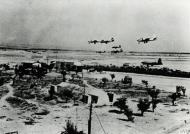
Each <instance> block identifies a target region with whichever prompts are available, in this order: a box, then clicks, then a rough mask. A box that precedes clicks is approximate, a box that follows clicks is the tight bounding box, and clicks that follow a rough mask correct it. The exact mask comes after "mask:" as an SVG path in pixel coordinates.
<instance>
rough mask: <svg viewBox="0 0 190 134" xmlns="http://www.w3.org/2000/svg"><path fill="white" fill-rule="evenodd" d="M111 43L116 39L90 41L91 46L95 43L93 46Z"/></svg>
mask: <svg viewBox="0 0 190 134" xmlns="http://www.w3.org/2000/svg"><path fill="white" fill-rule="evenodd" d="M111 42H114V38H111V40H101V41H98V40H91V41H88V43H89V44H91V43H93V44H96V43H105V44H108V43H111Z"/></svg>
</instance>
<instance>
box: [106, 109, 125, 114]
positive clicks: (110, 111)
mask: <svg viewBox="0 0 190 134" xmlns="http://www.w3.org/2000/svg"><path fill="white" fill-rule="evenodd" d="M109 113H116V114H122V113H123V112H122V111H119V110H116V109H114V110H109Z"/></svg>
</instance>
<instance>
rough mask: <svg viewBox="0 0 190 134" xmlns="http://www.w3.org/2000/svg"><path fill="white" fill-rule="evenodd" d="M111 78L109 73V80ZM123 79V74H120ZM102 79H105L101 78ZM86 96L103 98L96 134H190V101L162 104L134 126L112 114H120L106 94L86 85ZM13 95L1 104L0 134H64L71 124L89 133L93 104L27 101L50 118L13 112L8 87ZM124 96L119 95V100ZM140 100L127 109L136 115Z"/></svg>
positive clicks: (95, 117)
mask: <svg viewBox="0 0 190 134" xmlns="http://www.w3.org/2000/svg"><path fill="white" fill-rule="evenodd" d="M85 75H86V77H90V76H93V77H94V76H96V73H91V74H85ZM106 75H107V74H106V73H105V76H106ZM118 75H119V74H118ZM101 76H102V75H101ZM86 85H87V86H88V87H86V93H87V94H91V93H94V94H96V95H98V96H99V100H98V104H94V105H93V114H92V134H105V133H106V134H188V133H190V114H189V111H190V107H189V106H190V100H189V97H185V99H181V100H178V101H177V102H176V104H177V105H176V106H172V105H171V102H168V103H160V104H158V106H157V108H156V110H155V112H154V113H153V112H145V113H144V116H143V117H142V116H134V117H135V119H134V122H130V121H128V120H127V117H126V116H125V115H124V114H117V113H113V112H109V111H110V110H118V109H117V108H116V107H113V106H110V102H109V101H108V97H107V94H106V92H104V91H103V89H97V88H95V87H92V86H90V85H88V84H87V83H86ZM4 86H6V87H7V88H8V89H9V93H8V94H6V95H4V96H3V97H2V98H1V100H0V133H1V134H4V133H6V132H11V131H18V132H19V134H60V133H61V131H63V130H64V127H65V123H66V121H67V120H71V121H72V122H73V123H74V124H75V125H77V127H78V130H83V131H84V132H85V133H87V128H88V127H87V126H88V118H89V104H82V103H80V104H79V106H72V103H67V104H66V103H60V104H51V105H50V104H39V103H38V102H37V101H36V100H31V99H30V100H27V101H28V102H30V103H33V104H36V105H37V106H38V107H39V108H41V109H47V110H48V111H50V113H49V114H47V115H40V116H39V115H34V113H33V112H32V111H27V112H26V111H25V110H21V109H20V108H12V107H11V106H10V105H9V103H7V102H6V98H7V97H10V96H12V95H13V90H14V89H13V88H12V87H11V83H8V84H6V85H4ZM118 97H120V95H115V99H114V100H116V98H118ZM138 99H139V98H128V99H127V100H128V101H127V105H128V106H129V108H131V109H132V110H133V112H134V113H140V111H138V109H137V101H138ZM28 118H32V119H34V120H35V122H36V123H34V124H33V125H26V124H25V123H24V121H26V120H27V119H28Z"/></svg>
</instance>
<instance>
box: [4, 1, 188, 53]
mask: <svg viewBox="0 0 190 134" xmlns="http://www.w3.org/2000/svg"><path fill="white" fill-rule="evenodd" d="M149 36H157V37H158V40H157V41H155V42H150V43H148V44H146V45H143V44H142V45H139V44H138V43H137V41H136V40H137V39H138V38H141V37H149ZM111 37H114V38H115V42H114V43H112V45H122V46H123V49H124V50H125V51H170V52H183V51H185V52H190V1H189V0H0V42H1V43H2V42H4V43H16V44H20V43H21V44H25V43H26V44H33V45H31V47H39V46H40V47H45V48H50V47H51V48H63V49H100V48H101V47H102V46H101V45H89V44H88V40H93V39H97V40H102V39H110V38H111ZM112 45H110V47H111V46H112ZM108 47H109V45H107V48H108Z"/></svg>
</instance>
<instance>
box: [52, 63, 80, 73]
mask: <svg viewBox="0 0 190 134" xmlns="http://www.w3.org/2000/svg"><path fill="white" fill-rule="evenodd" d="M55 69H56V70H57V71H58V72H60V71H62V70H66V71H77V72H82V63H80V62H78V61H56V62H55Z"/></svg>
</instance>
